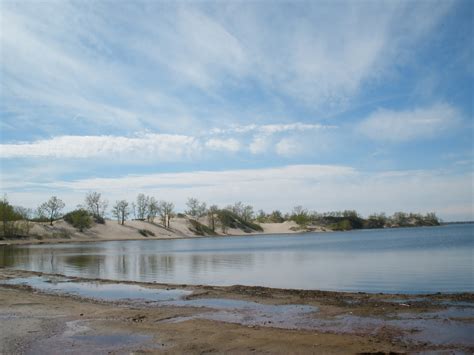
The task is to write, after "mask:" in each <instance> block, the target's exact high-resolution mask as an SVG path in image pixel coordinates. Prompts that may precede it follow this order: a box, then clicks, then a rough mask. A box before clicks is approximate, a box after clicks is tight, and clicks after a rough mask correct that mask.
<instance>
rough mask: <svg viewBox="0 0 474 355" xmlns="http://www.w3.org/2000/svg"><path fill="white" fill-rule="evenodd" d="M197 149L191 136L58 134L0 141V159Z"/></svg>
mask: <svg viewBox="0 0 474 355" xmlns="http://www.w3.org/2000/svg"><path fill="white" fill-rule="evenodd" d="M200 150H201V143H200V142H199V141H198V140H197V139H196V138H194V137H189V136H183V135H169V134H152V133H146V134H142V135H138V136H135V137H120V136H60V137H55V138H51V139H47V140H39V141H36V142H33V143H20V144H2V145H0V158H20V157H53V158H90V157H108V158H110V157H114V156H115V157H116V156H120V155H127V156H136V157H137V156H142V157H153V158H154V159H158V160H176V159H183V158H189V157H191V156H193V155H196V154H198V153H199V151H200Z"/></svg>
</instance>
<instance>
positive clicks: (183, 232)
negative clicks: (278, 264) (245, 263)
mask: <svg viewBox="0 0 474 355" xmlns="http://www.w3.org/2000/svg"><path fill="white" fill-rule="evenodd" d="M199 222H200V223H202V224H204V225H207V220H206V218H205V217H204V218H200V219H199ZM260 225H261V226H262V228H263V232H253V233H246V232H244V231H243V230H241V229H232V228H230V229H228V230H227V231H226V233H223V232H222V230H221V229H220V228H216V233H217V235H218V236H232V235H249V234H252V235H253V234H283V233H298V232H301V231H300V230H298V228H297V224H296V223H294V222H289V221H287V222H283V223H261V224H260ZM140 230H147V231H150V232H151V233H153V234H154V235H148V236H146V237H145V236H143V235H142V234H140V232H139V231H140ZM29 235H30V237H28V238H22V239H7V240H0V244H23V243H57V242H76V241H77V242H80V241H84V242H86V241H87V242H90V241H107V240H140V239H173V238H193V237H202V236H198V235H196V234H195V233H194V232H193V228H192V225H191V222H190V220H189V218H187V217H178V218H173V219H171V221H170V228H164V227H163V226H162V225H160V224H159V223H158V220H155V223H151V222H146V221H138V220H133V221H126V222H125V224H124V225H121V224H119V223H117V221H115V220H106V223H105V224H94V225H93V226H92V228H90V229H88V230H85V231H84V232H79V231H78V230H77V229H75V228H74V227H72V226H71V225H70V224H68V223H66V222H64V221H63V220H60V221H56V222H54V224H53V226H50V225H49V223H33V227H32V228H31V230H30V233H29Z"/></svg>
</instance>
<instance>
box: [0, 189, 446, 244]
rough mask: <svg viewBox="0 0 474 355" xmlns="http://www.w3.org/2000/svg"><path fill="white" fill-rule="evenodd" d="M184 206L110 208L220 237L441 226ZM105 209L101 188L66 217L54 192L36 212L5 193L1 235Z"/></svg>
mask: <svg viewBox="0 0 474 355" xmlns="http://www.w3.org/2000/svg"><path fill="white" fill-rule="evenodd" d="M186 206H187V210H186V211H185V214H183V213H177V214H176V213H175V210H174V208H175V207H174V204H173V203H172V202H168V201H159V200H157V199H155V198H154V197H153V196H147V195H145V194H139V195H138V196H137V198H136V201H135V202H133V203H131V204H130V203H129V202H128V201H126V200H119V201H116V203H115V204H114V205H113V206H112V210H111V214H112V216H114V217H115V218H116V219H117V221H118V223H120V224H122V225H123V224H125V222H126V221H127V220H128V219H129V217H130V215H133V217H134V219H136V220H141V221H148V222H150V223H155V222H154V221H155V219H156V218H157V217H158V218H159V221H160V224H161V225H162V226H163V227H164V228H170V221H171V218H173V217H175V216H178V217H180V218H187V219H188V220H189V223H190V227H189V230H190V231H191V232H193V233H194V234H196V235H216V234H218V233H217V230H220V232H222V233H228V231H229V229H240V230H242V231H244V232H245V233H253V232H263V228H262V226H260V224H259V223H283V222H286V221H292V222H294V223H296V224H297V226H296V227H291V229H293V230H298V231H311V230H316V229H321V228H322V229H326V230H334V231H346V230H352V229H364V228H365V229H372V228H397V227H417V226H437V225H440V224H441V221H440V219H439V218H438V217H437V216H436V214H435V213H427V214H424V215H422V214H419V213H404V212H396V213H394V214H393V215H392V216H387V215H385V213H378V214H377V213H374V214H371V215H369V216H368V217H367V218H363V217H361V216H360V215H359V214H358V213H357V212H356V211H354V210H345V211H336V212H325V213H318V212H314V211H309V210H307V209H305V208H304V207H303V206H296V207H294V208H293V210H292V211H291V213H286V214H283V213H282V212H281V211H279V210H273V211H272V212H271V213H265V212H264V211H263V210H259V211H258V213H255V212H254V209H253V206H251V205H246V204H244V203H242V202H240V201H239V202H236V203H234V204H233V205H228V206H226V207H225V208H219V207H218V206H217V205H211V206H209V207H207V204H206V203H205V202H201V201H199V200H198V199H197V198H189V199H188V200H187V203H186ZM107 207H108V201H107V200H105V199H104V198H103V197H102V195H101V194H100V193H98V192H89V193H87V195H86V197H85V200H84V205H83V206H78V209H76V210H73V211H71V212H68V213H66V214H65V215H64V216H62V210H63V209H64V208H65V204H64V202H63V201H61V200H60V199H59V198H57V197H56V196H52V197H51V198H50V199H49V200H48V201H46V202H44V203H42V204H41V205H40V206H39V207H38V208H37V210H36V211H35V212H36V213H34V212H33V210H31V209H28V208H23V207H15V206H12V205H11V204H10V203H9V202H8V200H7V198H6V197H4V198H3V200H1V201H0V223H1V226H0V227H1V228H0V238H15V237H23V236H30V231H31V229H32V227H33V222H48V223H49V224H50V225H51V226H52V225H53V222H54V221H56V220H58V219H60V218H64V220H65V221H66V222H67V223H69V224H71V225H72V226H74V227H75V228H77V229H78V230H79V231H81V232H83V231H84V230H86V229H88V228H91V227H92V225H93V223H94V222H95V223H105V216H106V215H107ZM206 224H207V225H206ZM58 231H59V232H58ZM50 232H51V233H53V234H54V233H63V232H61V231H60V230H59V229H57V230H52V231H50ZM138 232H139V233H140V234H141V235H143V236H145V237H146V236H150V235H151V236H154V234H153V232H151V231H149V230H147V229H140V230H138Z"/></svg>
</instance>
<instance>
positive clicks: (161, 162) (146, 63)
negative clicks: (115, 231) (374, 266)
mask: <svg viewBox="0 0 474 355" xmlns="http://www.w3.org/2000/svg"><path fill="white" fill-rule="evenodd" d="M0 10H1V18H0V20H1V22H0V26H1V27H0V29H1V31H0V36H1V46H0V50H1V52H0V65H1V66H0V76H1V83H0V87H1V92H0V104H1V106H0V115H1V116H0V117H1V125H0V133H1V146H0V164H1V185H2V186H1V190H2V192H3V193H6V194H7V195H8V198H9V199H10V201H11V202H12V203H14V204H20V205H25V206H29V207H35V206H37V205H38V204H39V203H40V202H42V201H44V200H45V199H47V198H48V196H50V195H52V194H55V195H57V196H58V197H60V198H62V199H63V200H64V201H65V202H66V203H67V206H68V207H69V208H70V209H71V208H74V207H75V206H76V205H77V204H79V203H81V202H82V200H83V197H84V195H85V193H86V192H88V191H91V190H96V191H100V192H103V194H104V195H105V196H106V197H107V198H108V199H109V200H110V201H112V202H113V201H115V200H117V199H119V198H126V199H128V200H133V199H134V198H135V196H136V195H137V194H138V193H140V192H144V193H147V194H150V195H153V196H155V197H156V198H158V199H167V200H171V201H173V202H175V204H176V206H177V207H178V209H181V208H183V207H184V203H185V201H186V198H187V197H189V196H196V197H198V198H201V199H203V200H205V201H207V202H209V203H217V204H219V205H221V206H223V205H226V204H229V203H232V202H234V201H239V200H241V201H243V202H245V203H250V204H252V205H254V207H255V208H256V209H259V208H263V209H265V210H267V211H270V210H272V209H276V208H278V209H281V210H283V211H288V210H291V208H292V207H293V206H295V205H299V204H301V205H304V206H305V207H307V208H309V209H314V210H318V211H328V210H339V209H357V210H358V211H360V212H361V213H362V214H363V215H367V214H368V213H371V212H380V211H385V212H387V213H393V212H395V211H398V210H404V211H414V212H428V211H435V212H437V213H438V215H440V216H441V217H442V218H444V219H446V220H458V219H474V211H473V133H474V131H473V120H472V119H473V106H472V105H473V92H474V91H473V76H474V64H473V63H474V58H473V50H474V42H473V38H474V30H473V26H474V24H473V21H474V4H473V3H472V1H386V2H383V1H350V2H344V1H336V2H326V1H325V2H322V1H310V2H304V1H297V2H268V1H255V2H237V1H235V2H221V1H216V2H205V1H204V2H153V1H129V2H126V1H121V2H109V1H94V2H84V1H73V2H68V1H57V2H54V1H49V2H33V1H21V2H16V1H2V2H1V3H0Z"/></svg>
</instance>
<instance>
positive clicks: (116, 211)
mask: <svg viewBox="0 0 474 355" xmlns="http://www.w3.org/2000/svg"><path fill="white" fill-rule="evenodd" d="M112 214H113V215H114V217H115V218H117V221H118V222H119V223H120V224H122V225H123V224H125V220H126V219H127V217H128V216H129V215H130V208H129V207H128V202H127V201H125V200H120V201H116V202H115V205H114V207H113V208H112Z"/></svg>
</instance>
